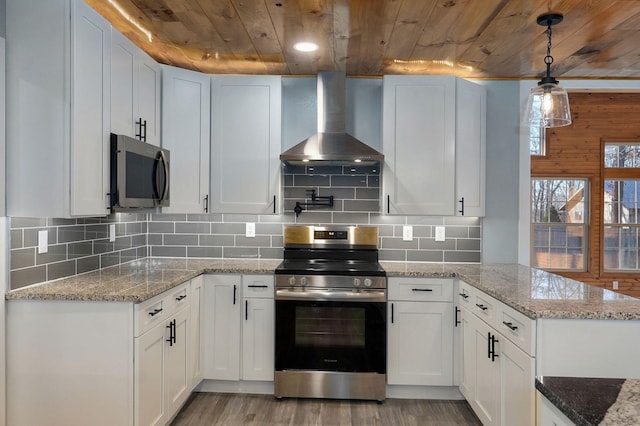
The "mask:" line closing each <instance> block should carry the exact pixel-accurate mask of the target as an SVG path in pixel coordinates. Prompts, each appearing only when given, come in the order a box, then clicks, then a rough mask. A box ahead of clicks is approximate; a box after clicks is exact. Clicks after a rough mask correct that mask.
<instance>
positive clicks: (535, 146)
mask: <svg viewBox="0 0 640 426" xmlns="http://www.w3.org/2000/svg"><path fill="white" fill-rule="evenodd" d="M546 133H547V132H546V131H545V128H544V127H536V126H531V127H530V128H529V154H531V155H545V135H546Z"/></svg>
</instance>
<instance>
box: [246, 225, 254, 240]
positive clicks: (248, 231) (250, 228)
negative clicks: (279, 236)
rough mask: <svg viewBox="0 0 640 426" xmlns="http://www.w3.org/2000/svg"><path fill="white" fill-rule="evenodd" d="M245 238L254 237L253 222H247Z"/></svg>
mask: <svg viewBox="0 0 640 426" xmlns="http://www.w3.org/2000/svg"><path fill="white" fill-rule="evenodd" d="M245 236H246V237H247V238H254V237H255V236H256V224H255V223H253V222H247V225H246V228H245Z"/></svg>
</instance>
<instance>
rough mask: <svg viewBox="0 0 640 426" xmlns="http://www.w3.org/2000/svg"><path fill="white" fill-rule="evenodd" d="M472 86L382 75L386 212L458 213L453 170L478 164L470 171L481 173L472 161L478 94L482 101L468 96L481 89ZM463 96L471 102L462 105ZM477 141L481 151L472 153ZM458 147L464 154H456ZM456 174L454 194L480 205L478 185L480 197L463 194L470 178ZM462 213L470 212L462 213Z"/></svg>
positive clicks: (478, 133)
mask: <svg viewBox="0 0 640 426" xmlns="http://www.w3.org/2000/svg"><path fill="white" fill-rule="evenodd" d="M476 86H477V85H475V84H474V83H469V82H462V81H461V80H460V79H458V78H456V77H452V76H395V75H391V76H385V77H384V85H383V107H382V108H383V115H382V116H383V126H382V127H383V133H382V135H383V136H382V145H383V153H384V155H385V168H384V171H383V175H382V176H383V192H382V194H383V200H382V201H383V206H384V207H383V209H384V212H385V213H386V214H407V215H413V214H417V215H448V216H451V215H454V214H457V213H456V212H457V210H461V208H458V203H457V199H456V188H457V182H456V178H457V173H456V170H457V169H458V168H462V167H464V166H465V164H466V163H467V162H474V161H475V162H480V161H482V165H481V166H478V165H474V167H473V170H476V169H478V170H480V169H481V171H482V173H483V174H484V159H483V158H482V160H481V158H479V157H474V156H475V155H477V154H479V152H480V151H482V150H483V149H484V95H482V96H481V100H482V103H481V102H479V101H477V99H476V98H474V96H477V95H476V92H477V91H478V90H480V91H481V92H482V93H484V88H482V87H481V86H477V88H476ZM467 91H469V92H470V93H471V94H470V95H467V94H466V93H467ZM467 97H471V98H473V100H474V102H473V103H471V104H469V105H462V102H466V101H467ZM478 108H480V110H477V109H478ZM473 120H475V121H473ZM470 121H472V122H471V123H469V122H470ZM480 142H482V145H481V148H478V149H476V148H475V146H476V145H479V144H480ZM470 146H472V147H474V148H473V149H472V148H470ZM459 149H462V150H463V151H467V152H469V155H467V156H464V157H460V156H459V155H458V156H457V155H456V153H457V150H459ZM463 158H464V162H461V163H459V164H457V161H458V159H460V160H462V159H463ZM459 175H460V176H463V178H462V180H461V182H463V184H462V186H460V188H459V191H458V193H460V194H463V193H464V195H462V196H465V200H467V199H468V200H469V201H468V205H469V206H471V205H473V204H474V203H476V204H483V201H482V197H483V195H484V186H483V191H482V193H479V194H478V193H469V194H468V195H467V194H466V193H465V191H466V190H467V189H468V188H472V189H473V185H472V184H471V183H468V182H469V179H471V178H470V177H469V176H470V174H469V173H467V172H466V171H461V173H460V174H459ZM475 179H476V180H477V179H478V177H477V176H476V177H475ZM482 182H484V177H482ZM475 183H477V182H475ZM476 200H480V201H476ZM474 213H476V212H475V211H474ZM460 214H461V213H460ZM465 215H470V214H469V213H467V212H466V211H465Z"/></svg>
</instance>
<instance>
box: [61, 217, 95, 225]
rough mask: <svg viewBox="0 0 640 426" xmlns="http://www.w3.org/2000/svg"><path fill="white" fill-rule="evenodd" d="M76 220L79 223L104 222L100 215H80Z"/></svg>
mask: <svg viewBox="0 0 640 426" xmlns="http://www.w3.org/2000/svg"><path fill="white" fill-rule="evenodd" d="M56 220H59V219H56ZM62 220H68V219H62ZM71 220H73V219H71ZM76 222H77V223H78V225H90V224H94V223H102V219H101V218H99V217H79V218H77V219H76Z"/></svg>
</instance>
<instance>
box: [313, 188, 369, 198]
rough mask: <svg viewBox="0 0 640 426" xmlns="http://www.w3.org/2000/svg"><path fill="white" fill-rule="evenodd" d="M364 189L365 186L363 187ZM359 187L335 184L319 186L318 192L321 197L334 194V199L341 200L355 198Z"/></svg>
mask: <svg viewBox="0 0 640 426" xmlns="http://www.w3.org/2000/svg"><path fill="white" fill-rule="evenodd" d="M361 189H364V188H361ZM356 191H357V188H336V187H333V186H330V187H322V188H318V194H317V195H319V196H321V197H329V196H331V195H333V198H334V199H339V200H355V199H356Z"/></svg>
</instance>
